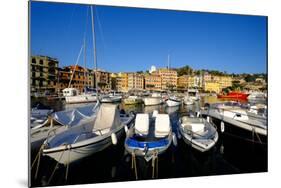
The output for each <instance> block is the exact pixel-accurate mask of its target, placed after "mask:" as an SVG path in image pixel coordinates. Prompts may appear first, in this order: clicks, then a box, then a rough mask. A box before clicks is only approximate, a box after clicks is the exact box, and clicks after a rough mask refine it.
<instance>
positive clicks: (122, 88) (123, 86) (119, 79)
mask: <svg viewBox="0 0 281 188" xmlns="http://www.w3.org/2000/svg"><path fill="white" fill-rule="evenodd" d="M116 90H117V91H118V92H128V73H118V74H117V76H116Z"/></svg>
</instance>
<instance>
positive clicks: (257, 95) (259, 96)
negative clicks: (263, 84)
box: [248, 91, 266, 100]
mask: <svg viewBox="0 0 281 188" xmlns="http://www.w3.org/2000/svg"><path fill="white" fill-rule="evenodd" d="M249 94H250V95H249V96H248V99H249V100H251V99H252V100H256V99H257V100H258V99H265V98H266V97H265V94H264V93H263V92H257V91H256V92H251V93H249Z"/></svg>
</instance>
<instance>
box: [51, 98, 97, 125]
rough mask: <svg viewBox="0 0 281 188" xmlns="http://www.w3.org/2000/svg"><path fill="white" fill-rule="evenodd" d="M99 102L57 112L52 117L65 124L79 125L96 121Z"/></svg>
mask: <svg viewBox="0 0 281 188" xmlns="http://www.w3.org/2000/svg"><path fill="white" fill-rule="evenodd" d="M98 108H99V102H97V103H96V104H91V105H87V106H83V107H77V108H74V109H69V110H63V111H59V112H55V113H54V114H53V115H52V118H53V119H54V120H55V121H57V122H58V123H60V124H61V125H64V126H70V127H72V126H77V125H82V124H85V123H88V122H90V121H94V117H95V116H96V111H97V109H98Z"/></svg>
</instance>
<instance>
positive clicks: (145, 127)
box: [125, 110, 173, 161]
mask: <svg viewBox="0 0 281 188" xmlns="http://www.w3.org/2000/svg"><path fill="white" fill-rule="evenodd" d="M172 140H173V134H172V128H171V122H170V117H169V115H168V114H158V111H156V110H155V111H154V112H153V114H147V113H144V114H137V115H136V119H135V123H134V125H132V126H131V128H130V129H129V130H128V132H127V136H126V140H125V148H126V151H127V152H128V153H129V154H131V155H132V156H133V155H134V156H136V157H143V158H144V159H145V160H146V161H150V160H151V159H152V157H153V156H155V155H160V154H162V153H164V152H165V151H166V150H167V149H168V148H169V146H170V145H171V143H172Z"/></svg>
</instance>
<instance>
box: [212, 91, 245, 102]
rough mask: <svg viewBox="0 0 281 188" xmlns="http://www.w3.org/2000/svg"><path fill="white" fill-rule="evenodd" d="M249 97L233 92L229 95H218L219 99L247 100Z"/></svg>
mask: <svg viewBox="0 0 281 188" xmlns="http://www.w3.org/2000/svg"><path fill="white" fill-rule="evenodd" d="M248 96H249V94H247V93H241V92H239V91H231V92H229V93H228V94H227V95H220V94H218V98H229V99H241V100H247V98H248Z"/></svg>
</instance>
